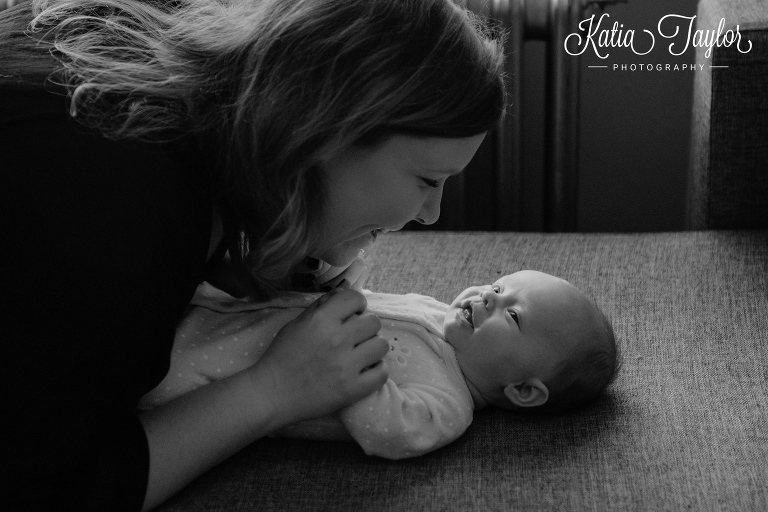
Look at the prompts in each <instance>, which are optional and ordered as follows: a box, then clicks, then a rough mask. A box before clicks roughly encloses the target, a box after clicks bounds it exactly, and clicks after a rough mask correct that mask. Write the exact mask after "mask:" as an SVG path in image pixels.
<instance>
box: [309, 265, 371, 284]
mask: <svg viewBox="0 0 768 512" xmlns="http://www.w3.org/2000/svg"><path fill="white" fill-rule="evenodd" d="M368 273H369V269H368V265H367V264H366V262H365V260H363V259H362V258H356V259H355V261H353V262H352V263H351V264H350V265H349V266H348V267H347V268H346V269H344V270H343V271H342V272H341V273H339V274H338V275H336V276H334V277H333V278H332V279H330V280H328V281H324V282H317V281H320V280H322V276H321V277H320V278H318V279H316V280H315V281H316V282H317V286H319V287H320V289H321V290H326V289H334V288H342V289H348V290H358V291H360V290H362V289H363V285H364V284H365V280H366V279H367V278H368Z"/></svg>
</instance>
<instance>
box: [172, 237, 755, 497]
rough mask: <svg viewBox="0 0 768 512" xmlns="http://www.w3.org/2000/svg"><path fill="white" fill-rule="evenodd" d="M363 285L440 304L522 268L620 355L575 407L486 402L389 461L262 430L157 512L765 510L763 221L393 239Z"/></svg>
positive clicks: (378, 253) (342, 445)
mask: <svg viewBox="0 0 768 512" xmlns="http://www.w3.org/2000/svg"><path fill="white" fill-rule="evenodd" d="M380 240H381V243H380V244H379V247H378V248H377V249H376V250H375V251H374V252H375V255H374V258H375V261H376V263H375V267H374V269H373V273H372V276H371V278H370V280H369V288H371V289H373V290H377V291H381V292H390V293H407V292H421V293H425V294H429V295H432V296H434V297H436V298H438V299H440V300H442V301H450V300H451V299H452V298H453V296H454V295H456V294H457V293H458V292H459V291H461V290H463V289H464V288H465V287H467V286H469V285H471V284H477V283H486V282H491V281H493V280H495V279H496V278H497V277H498V276H500V275H502V274H506V273H510V272H514V271H516V270H520V269H526V268H529V269H537V270H542V271H544V272H549V273H552V274H555V275H559V276H561V277H563V278H565V279H567V280H569V281H571V282H572V283H573V284H575V285H576V286H578V287H580V288H581V289H582V290H584V291H585V292H586V293H587V294H589V295H591V296H593V297H594V298H595V299H596V301H597V302H598V304H599V305H600V306H601V307H602V308H603V309H604V311H605V312H606V313H607V315H608V316H609V317H610V318H611V319H612V321H613V325H614V329H615V332H616V335H617V339H618V342H619V343H620V345H621V346H622V350H623V357H624V367H623V370H622V372H621V374H620V376H619V379H618V381H617V382H616V383H615V385H614V387H613V388H612V390H611V392H610V393H609V394H608V395H606V396H605V397H604V398H603V399H601V400H600V401H598V402H597V403H595V404H593V405H591V406H589V407H587V408H585V409H583V410H581V411H579V412H577V413H574V414H571V415H566V416H554V417H530V416H518V415H514V414H511V413H504V412H501V411H497V410H493V409H487V410H484V411H481V412H480V413H478V414H476V416H475V420H474V423H473V424H472V425H471V426H470V428H469V430H468V431H467V432H466V434H465V435H464V436H463V437H462V438H460V439H459V440H458V441H457V442H455V443H453V444H451V445H449V446H447V447H445V448H442V449H440V450H438V451H436V452H433V453H430V454H428V455H426V456H423V457H420V458H416V459H410V460H405V461H400V462H396V461H389V460H384V459H379V458H375V457H368V456H366V455H365V454H364V453H363V451H362V450H361V449H360V448H359V447H358V446H357V445H354V444H346V443H329V442H319V441H297V440H285V439H262V440H259V441H257V442H255V443H253V444H252V445H251V446H249V447H248V448H247V449H245V450H243V451H242V452H240V453H239V454H237V455H236V456H234V457H232V458H231V459H230V460H228V461H226V462H225V463H224V464H222V465H221V466H219V467H217V468H215V469H213V470H212V471H210V472H209V473H208V474H206V475H204V476H203V477H201V478H200V479H198V480H197V481H196V482H194V483H193V484H192V485H190V486H189V487H188V488H187V489H186V490H184V491H183V492H181V493H180V494H179V495H178V496H176V497H175V498H172V499H171V500H170V501H169V502H168V503H167V504H166V505H165V506H164V507H161V509H160V510H164V511H185V512H189V511H203V510H205V511H228V512H229V511H233V510H290V511H302V510H306V511H316V510H331V511H347V510H348V511H355V512H358V511H361V510H365V511H370V510H397V511H401V510H402V511H411V510H444V511H465V510H518V509H520V510H630V509H633V510H686V509H688V510H719V509H728V510H740V511H750V510H754V511H758V510H767V509H768V486H767V485H766V482H768V464H766V462H765V461H766V460H768V430H767V429H766V428H765V426H766V425H768V383H767V382H768V370H766V368H768V314H767V312H768V294H766V290H768V232H717V231H708V232H687V233H659V234H516V233H495V234H488V233H450V232H449V233H434V232H419V233H413V232H411V233H396V234H390V235H387V236H382V237H380Z"/></svg>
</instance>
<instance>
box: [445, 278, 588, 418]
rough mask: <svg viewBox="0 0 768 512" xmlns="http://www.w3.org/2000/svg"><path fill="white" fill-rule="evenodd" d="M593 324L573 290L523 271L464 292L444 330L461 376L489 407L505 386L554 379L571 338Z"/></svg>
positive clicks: (583, 300) (581, 296)
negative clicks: (534, 379) (487, 402)
mask: <svg viewBox="0 0 768 512" xmlns="http://www.w3.org/2000/svg"><path fill="white" fill-rule="evenodd" d="M594 321H596V320H595V319H594V314H593V307H592V306H591V304H590V302H589V300H588V299H587V298H586V296H584V294H583V293H581V292H580V291H579V290H578V289H577V288H576V287H574V286H573V285H571V284H570V283H568V282H567V281H564V280H562V279H560V278H558V277H554V276H551V275H549V274H544V273H542V272H536V271H533V270H524V271H521V272H516V273H514V274H511V275H508V276H504V277H502V278H501V279H499V280H498V281H496V282H495V283H493V284H490V285H482V286H473V287H471V288H467V289H466V290H464V291H463V292H462V293H461V294H459V296H458V297H456V299H455V300H454V301H453V303H452V304H451V306H450V308H449V310H448V313H447V314H446V316H445V323H444V326H443V327H444V332H445V337H446V340H447V341H448V343H450V344H451V346H453V348H454V350H455V351H456V357H457V358H458V361H459V365H460V366H461V369H462V371H463V372H464V375H465V377H466V378H467V379H468V380H469V381H470V382H471V383H472V384H473V385H474V386H475V387H476V388H477V390H478V391H479V392H480V394H482V395H483V397H484V398H485V399H486V400H488V401H489V402H490V403H491V404H493V403H498V400H504V395H503V393H502V390H503V389H504V388H505V387H506V386H508V385H509V384H515V383H518V382H524V381H525V380H526V379H529V378H538V379H541V380H542V381H546V380H547V379H548V378H550V377H551V376H553V375H555V372H556V369H557V367H558V365H559V364H560V363H561V362H563V361H564V360H565V358H566V357H569V355H570V354H571V352H572V349H573V346H574V341H572V340H577V339H579V338H580V336H572V335H571V334H574V332H575V331H577V330H580V329H586V328H588V327H589V326H590V324H591V322H594Z"/></svg>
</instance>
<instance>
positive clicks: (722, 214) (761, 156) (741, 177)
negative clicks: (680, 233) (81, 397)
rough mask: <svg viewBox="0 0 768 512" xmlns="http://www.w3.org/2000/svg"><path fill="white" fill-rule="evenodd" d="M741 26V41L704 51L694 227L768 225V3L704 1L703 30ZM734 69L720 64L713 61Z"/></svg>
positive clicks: (694, 156) (697, 101)
mask: <svg viewBox="0 0 768 512" xmlns="http://www.w3.org/2000/svg"><path fill="white" fill-rule="evenodd" d="M721 19H724V20H725V30H728V29H735V28H736V26H737V25H738V26H739V32H740V33H741V34H742V39H743V42H742V45H741V49H742V51H745V50H746V49H747V47H748V45H747V40H748V41H751V43H752V49H751V50H750V51H749V52H748V53H741V52H740V51H739V49H738V48H737V47H736V45H732V46H730V47H726V46H720V47H714V48H713V52H712V56H711V58H706V56H705V53H706V51H707V50H708V49H707V48H705V47H702V48H697V49H696V62H697V63H698V64H703V65H704V66H705V67H704V70H703V71H700V72H697V73H696V74H695V78H694V105H693V124H692V144H691V162H690V170H689V177H688V212H687V215H688V219H687V224H688V227H689V228H691V229H738V228H766V227H768V3H766V2H765V0H701V1H700V2H699V6H698V13H697V20H696V22H697V28H699V29H710V30H712V29H717V27H718V24H719V22H720V20H721ZM710 65H714V66H727V67H724V68H713V69H711V70H710V68H709V66H710Z"/></svg>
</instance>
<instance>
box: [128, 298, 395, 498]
mask: <svg viewBox="0 0 768 512" xmlns="http://www.w3.org/2000/svg"><path fill="white" fill-rule="evenodd" d="M365 308H366V301H365V298H364V297H363V295H362V294H360V293H359V292H356V291H351V290H344V291H341V290H340V291H336V292H332V293H331V294H330V295H329V296H327V298H326V299H325V300H323V301H317V302H315V303H314V304H312V305H311V306H310V307H309V308H307V309H306V310H305V311H304V312H303V313H302V314H301V315H300V316H299V317H298V318H297V319H296V320H294V321H293V322H290V323H288V324H287V325H286V326H285V327H284V328H283V329H282V330H281V331H280V332H279V333H278V335H277V337H276V338H275V341H274V342H273V343H272V345H271V346H270V347H269V349H268V350H267V351H266V352H265V353H264V356H263V357H262V358H261V359H260V360H259V361H258V362H257V363H256V364H255V365H254V366H252V367H251V368H250V369H248V370H246V371H244V372H241V373H238V374H235V375H233V376H232V377H230V378H228V379H225V380H221V381H217V382H213V383H211V384H210V385H208V386H203V387H202V388H199V389H197V390H195V391H193V392H192V393H188V394H186V395H184V396H182V397H180V398H179V399H177V400H174V401H172V402H170V403H169V404H167V405H165V406H163V407H160V408H157V409H153V410H151V411H148V412H145V413H142V414H141V416H140V419H141V422H142V424H143V425H144V429H145V432H146V435H147V440H148V443H149V451H150V470H149V485H148V488H147V494H146V498H145V501H144V508H145V509H150V508H152V507H155V506H157V505H158V504H159V503H162V502H163V501H164V500H165V499H167V498H168V497H170V496H171V495H173V494H174V493H175V492H177V491H178V490H180V489H181V488H182V487H183V486H185V485H186V484H187V483H189V482H190V481H191V480H192V479H194V478H195V477H197V476H198V475H200V474H201V473H203V472H204V471H206V470H207V469H209V468H211V467H213V466H214V465H216V464H218V463H219V462H221V461H222V460H224V459H226V458H227V457H229V456H230V455H232V454H233V453H235V452H237V451H238V450H239V449H241V448H243V447H244V446H246V445H248V444H249V443H251V442H252V441H254V440H255V439H258V438H259V437H262V436H264V435H266V434H268V433H270V432H272V431H274V430H277V429H278V428H281V427H283V426H286V425H289V424H292V423H295V422H297V421H301V420H305V419H309V418H316V417H319V416H323V415H325V414H329V413H331V412H333V411H336V410H338V409H340V408H342V407H344V406H346V405H349V404H350V403H352V402H355V401H356V400H359V399H360V398H362V397H364V396H366V395H368V394H370V393H372V392H373V391H375V390H376V389H378V388H380V387H381V386H382V385H383V384H384V382H386V379H387V371H386V368H385V367H384V365H383V364H382V362H381V360H382V358H383V357H384V356H385V355H386V354H387V352H388V350H389V345H388V343H387V341H386V340H384V339H383V338H380V337H378V336H377V333H378V331H379V329H380V328H381V323H380V321H379V319H378V318H377V317H376V316H374V315H372V314H370V313H364V311H365Z"/></svg>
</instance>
